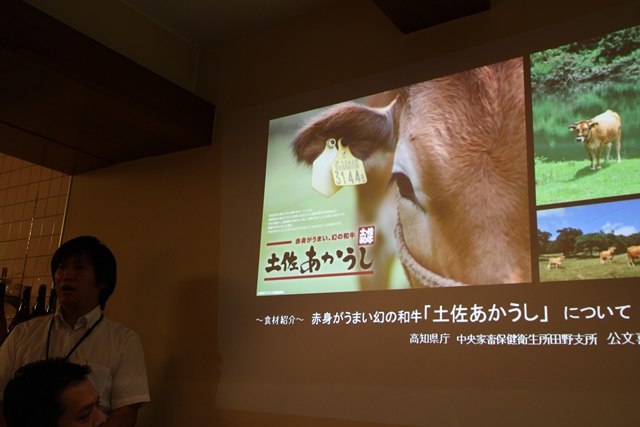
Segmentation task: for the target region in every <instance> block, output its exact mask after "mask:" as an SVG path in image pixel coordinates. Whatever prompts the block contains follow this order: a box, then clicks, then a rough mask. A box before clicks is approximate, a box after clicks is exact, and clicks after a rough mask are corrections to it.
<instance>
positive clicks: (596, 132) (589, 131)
mask: <svg viewBox="0 0 640 427" xmlns="http://www.w3.org/2000/svg"><path fill="white" fill-rule="evenodd" d="M569 130H571V131H576V132H577V133H578V136H577V137H576V141H578V142H582V143H584V147H585V148H586V149H587V153H589V159H591V170H592V171H594V170H596V169H600V168H601V166H600V155H601V154H602V150H603V149H604V147H605V146H606V147H607V155H606V158H605V162H608V161H609V154H610V153H611V144H612V143H613V142H615V143H616V150H617V152H618V163H620V148H621V143H620V139H621V137H622V130H621V123H620V116H619V115H618V113H616V112H615V111H611V110H607V111H605V112H604V113H602V114H599V115H597V116H595V117H594V118H593V119H591V120H580V121H577V122H574V123H573V124H571V125H569Z"/></svg>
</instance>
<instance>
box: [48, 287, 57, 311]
mask: <svg viewBox="0 0 640 427" xmlns="http://www.w3.org/2000/svg"><path fill="white" fill-rule="evenodd" d="M57 304H58V294H57V293H56V288H55V287H51V292H50V293H49V304H48V305H47V314H51V313H55V312H56V307H57Z"/></svg>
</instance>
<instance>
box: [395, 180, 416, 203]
mask: <svg viewBox="0 0 640 427" xmlns="http://www.w3.org/2000/svg"><path fill="white" fill-rule="evenodd" d="M392 179H393V180H394V181H395V182H396V185H397V186H398V190H400V196H401V197H404V198H405V199H407V200H410V201H412V202H413V203H415V204H416V205H417V204H418V201H417V200H416V193H415V191H414V189H413V185H412V184H411V180H410V179H409V178H408V177H407V176H406V175H405V174H403V173H402V172H394V174H393V175H392Z"/></svg>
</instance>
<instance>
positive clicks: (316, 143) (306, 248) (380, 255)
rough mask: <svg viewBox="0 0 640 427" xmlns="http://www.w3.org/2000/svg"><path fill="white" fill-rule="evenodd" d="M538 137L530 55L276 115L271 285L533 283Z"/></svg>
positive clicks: (296, 288)
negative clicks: (529, 90) (531, 120)
mask: <svg viewBox="0 0 640 427" xmlns="http://www.w3.org/2000/svg"><path fill="white" fill-rule="evenodd" d="M525 135H526V126H525V103H524V79H523V61H522V59H521V58H517V59H513V60H509V61H505V62H502V63H498V64H493V65H488V66H485V67H481V68H477V69H473V70H469V71H466V72H462V73H459V74H454V75H450V76H446V77H442V78H438V79H434V80H430V81H425V82H421V83H417V84H414V85H411V86H408V87H403V88H398V89H395V90H391V91H389V92H385V93H381V94H377V95H372V96H370V97H367V98H365V99H361V100H358V101H354V102H346V103H343V104H338V105H334V106H331V107H329V108H326V109H322V110H318V111H310V112H305V113H302V114H297V115H294V116H290V117H285V118H281V119H277V120H273V121H272V122H271V123H270V132H269V145H268V156H267V171H266V182H265V196H264V210H263V221H262V235H261V252H260V267H259V275H258V290H257V294H258V295H274V294H302V293H325V292H346V291H357V290H383V289H391V288H408V287H417V288H421V287H455V286H465V285H491V284H506V283H526V282H530V281H531V251H530V237H531V236H530V232H529V205H528V183H527V158H526V150H527V149H526V137H525ZM496 247H500V248H501V250H502V251H505V252H509V253H512V254H513V255H512V256H511V258H510V260H509V262H504V261H503V260H502V259H501V258H499V257H490V256H486V254H487V253H488V252H490V251H492V250H493V249H494V248H496Z"/></svg>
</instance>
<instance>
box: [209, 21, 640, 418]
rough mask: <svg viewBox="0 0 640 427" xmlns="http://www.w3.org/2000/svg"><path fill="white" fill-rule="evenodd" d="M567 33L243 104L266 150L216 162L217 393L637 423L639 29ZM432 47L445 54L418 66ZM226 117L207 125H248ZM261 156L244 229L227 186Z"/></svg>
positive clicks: (235, 400) (323, 411)
mask: <svg viewBox="0 0 640 427" xmlns="http://www.w3.org/2000/svg"><path fill="white" fill-rule="evenodd" d="M638 16H640V15H638ZM575 25H581V23H580V22H575ZM629 25H635V22H634V23H632V24H629ZM609 28H622V27H609ZM566 31H568V30H566V29H565V28H564V27H560V26H558V27H557V28H556V29H555V30H553V31H551V29H550V28H544V29H541V30H540V31H539V33H537V34H535V36H536V39H537V36H540V39H545V40H547V39H548V36H550V34H551V33H552V32H555V38H551V39H548V40H550V41H545V42H540V43H538V42H536V43H535V46H539V48H536V49H535V50H539V49H542V47H544V48H546V47H553V48H551V49H548V50H545V51H542V52H537V53H533V52H535V50H534V49H530V50H526V48H522V49H519V50H520V51H514V52H515V53H513V54H509V56H506V55H505V56H503V57H502V58H507V59H506V60H504V61H499V62H496V61H489V60H487V61H486V62H477V60H478V58H484V55H485V54H486V53H487V52H488V50H489V48H488V47H487V50H486V51H485V50H482V49H479V50H478V51H477V52H476V51H475V50H474V49H470V50H469V51H465V52H456V53H452V54H451V56H447V57H443V58H436V59H434V61H431V60H429V61H427V62H425V63H424V64H423V63H419V64H415V66H407V67H403V68H401V69H398V70H393V71H391V72H389V73H384V74H383V75H381V77H380V80H376V82H378V83H380V82H382V83H383V84H384V85H385V86H380V85H377V86H375V87H376V88H377V89H375V90H372V91H370V92H368V91H366V89H364V90H363V91H362V92H360V91H358V92H351V93H359V94H360V93H361V94H362V95H365V96H363V97H361V98H358V99H354V100H349V99H343V98H341V89H342V87H343V86H339V87H337V88H336V87H328V88H326V90H323V91H320V92H318V93H315V92H314V93H310V94H305V95H300V97H296V98H295V99H293V100H287V102H284V103H283V104H284V105H281V104H279V103H278V105H276V106H275V107H273V108H276V109H277V111H278V112H277V113H275V112H273V111H272V110H271V108H272V106H271V105H267V106H265V107H264V110H265V111H262V112H261V111H257V113H256V117H258V118H255V119H252V120H254V121H255V122H260V123H261V124H262V125H266V123H265V122H264V121H262V120H263V119H262V117H268V118H271V119H273V120H271V121H270V122H269V133H268V147H267V150H266V157H265V158H262V157H261V158H252V159H250V161H253V163H251V165H252V168H253V169H255V171H253V175H250V176H248V177H244V181H240V180H237V179H236V178H235V177H233V178H232V177H231V174H228V173H227V174H223V177H226V179H227V181H225V182H224V184H225V185H224V186H223V188H226V187H227V184H228V185H229V186H230V187H231V188H229V189H227V193H223V194H227V195H228V197H227V198H226V199H223V203H222V206H223V210H225V209H226V212H225V216H224V217H225V218H234V220H235V219H236V217H237V221H236V222H229V223H228V224H226V223H225V224H224V226H223V227H222V228H223V229H222V230H221V233H222V235H223V236H226V237H225V238H224V239H223V241H222V245H223V247H224V251H222V255H221V280H220V304H219V306H220V316H221V317H220V328H219V331H220V347H219V348H220V353H221V358H222V360H223V363H222V369H221V381H220V387H219V389H218V394H217V396H216V404H217V406H218V407H220V408H225V409H227V410H229V411H237V413H238V414H241V415H242V416H245V415H246V414H247V413H251V414H253V413H261V414H269V415H273V416H274V417H276V418H274V419H275V420H277V419H278V418H277V417H280V416H282V417H289V416H291V417H294V418H293V419H292V420H291V422H290V423H279V422H277V421H274V422H273V423H268V422H267V423H260V422H254V423H244V424H243V425H314V426H322V427H324V426H327V427H335V426H339V427H361V426H363V425H380V426H384V427H398V426H451V427H453V426H476V425H491V426H503V425H505V426H511V425H526V426H536V427H537V426H556V425H563V426H564V425H586V426H596V425H638V417H639V416H638V412H637V410H636V409H637V402H638V399H639V398H640V387H639V384H640V370H639V369H637V366H638V349H639V348H640V347H639V346H640V306H639V305H638V301H640V102H638V100H640V93H639V92H640V84H639V82H640V66H639V65H638V64H640V27H635V28H630V29H628V30H624V31H616V32H613V33H611V34H608V35H601V36H600V37H597V38H594V39H590V40H587V41H584V42H579V43H571V44H566V45H565V43H566V42H567V41H571V40H574V39H571V38H567V37H570V34H571V33H568V32H566ZM592 31H593V32H591V33H589V34H593V35H596V34H599V32H598V29H595V28H594V29H593V30H592ZM567 34H569V35H567ZM532 37H533V35H532ZM555 39H560V40H561V41H559V42H553V40H555ZM516 44H517V40H516V41H513V43H511V42H509V43H506V44H505V45H509V46H513V45H516ZM561 44H562V46H559V45H561ZM525 45H528V44H524V45H523V46H525ZM558 46H559V47H558ZM492 51H494V50H492ZM441 60H442V61H449V60H451V64H449V65H451V66H447V67H445V68H444V70H456V71H462V72H458V73H449V72H447V71H443V72H442V73H440V74H437V76H438V77H437V78H434V79H431V78H429V79H428V78H426V76H427V75H428V76H433V75H436V74H435V73H434V72H433V70H432V69H431V68H430V67H431V66H432V65H433V63H434V62H438V61H441ZM469 64H473V65H469ZM477 65H484V66H481V67H476V66H477ZM425 73H426V74H425ZM429 73H431V74H429ZM374 77H375V78H378V76H377V75H376V76H374ZM367 82H369V80H368V78H364V79H363V81H357V82H355V83H356V84H358V85H365V87H367V86H366V84H367ZM356 87H360V86H356ZM379 88H385V89H389V90H388V91H385V92H382V93H376V92H378V90H379ZM369 93H371V95H369V96H366V95H368V94H369ZM307 96H308V98H307ZM327 96H330V97H331V98H330V99H334V100H340V101H341V100H344V101H345V102H341V103H336V104H334V105H326V106H325V103H324V101H323V100H324V99H326V97H327ZM289 102H291V104H289ZM311 106H324V107H323V108H318V109H314V110H311V108H312V107H311ZM283 111H284V112H285V113H282V112H283ZM287 113H295V114H293V115H288V116H284V117H280V116H283V115H284V114H287ZM298 113H299V114H298ZM245 119H247V118H246V117H239V120H238V123H237V128H235V129H234V128H232V127H230V128H229V129H227V130H226V131H227V132H229V134H235V133H234V131H236V132H238V134H239V135H242V137H243V138H245V137H246V138H256V139H257V140H259V141H262V142H263V143H264V142H265V133H264V129H262V130H253V129H249V130H247V133H246V134H245V133H244V132H243V131H244V127H245V126H246V127H247V128H252V126H247V125H246V123H245V121H244V120H245ZM254 127H255V128H260V126H257V125H256V126H254ZM594 141H595V143H594ZM618 146H619V147H620V150H619V151H618ZM236 152H237V147H228V153H229V156H228V158H229V160H230V161H233V162H235V163H234V164H233V165H225V166H226V167H227V170H234V171H236V170H240V169H241V166H242V167H244V166H245V164H244V162H247V161H249V159H247V157H239V156H235V154H236ZM618 153H619V154H618ZM618 155H619V157H618ZM607 157H608V161H607ZM618 158H619V159H620V161H619V162H618ZM225 159H226V158H225ZM263 161H266V169H265V173H264V175H263V171H262V169H259V168H261V167H262V166H263V163H262V162H263ZM256 165H258V166H256ZM248 169H249V168H247V169H246V170H248ZM263 176H264V179H265V182H264V193H261V192H259V191H257V190H256V191H254V192H253V193H252V194H253V200H252V201H253V204H251V206H254V208H253V212H255V210H257V209H258V208H256V207H255V206H259V205H260V203H262V208H263V210H262V212H261V213H262V224H261V227H260V228H259V231H258V227H249V226H248V224H247V223H246V219H245V218H244V216H243V215H241V214H239V212H243V211H242V209H244V208H245V207H246V206H248V204H245V203H244V202H245V201H246V198H244V199H243V197H238V194H243V193H242V192H243V191H247V188H249V187H250V186H251V185H256V184H255V183H256V182H258V181H260V180H261V179H262V177H263ZM261 184H262V183H261V182H260V188H261V187H262V185H261ZM227 225H228V227H227ZM241 227H246V228H247V230H248V231H247V232H248V233H251V235H248V237H246V240H243V242H246V243H248V244H249V245H251V247H253V248H254V250H255V248H256V246H257V245H258V244H259V251H258V250H255V251H254V252H250V251H247V246H246V245H238V240H237V236H236V233H235V231H236V230H238V229H239V228H241ZM258 239H259V242H258ZM248 253H250V254H251V255H250V259H249V255H247V254H248ZM376 291H377V292H376ZM309 417H312V419H311V421H309ZM285 419H286V418H285ZM308 421H309V422H308Z"/></svg>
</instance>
